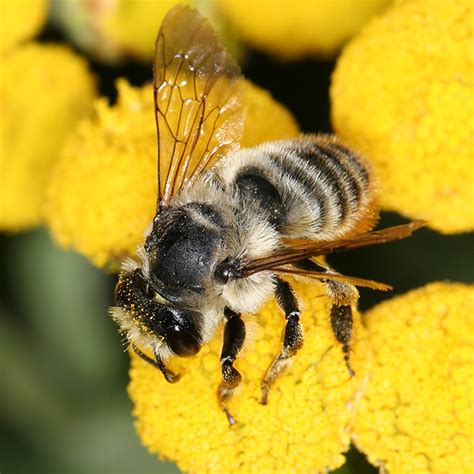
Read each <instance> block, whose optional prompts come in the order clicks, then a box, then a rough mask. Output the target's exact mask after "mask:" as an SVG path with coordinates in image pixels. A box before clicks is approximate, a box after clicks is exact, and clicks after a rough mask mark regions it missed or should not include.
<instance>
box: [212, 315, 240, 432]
mask: <svg viewBox="0 0 474 474" xmlns="http://www.w3.org/2000/svg"><path fill="white" fill-rule="evenodd" d="M224 315H225V317H226V323H225V328H224V344H223V346H222V353H221V370H222V382H221V383H220V385H219V388H218V390H217V398H218V400H219V406H220V407H221V408H222V410H223V411H224V413H225V414H226V416H227V419H228V421H229V424H230V425H231V426H232V425H234V424H235V418H234V417H233V416H232V415H231V414H230V412H229V410H228V408H227V406H226V402H227V400H229V398H230V397H231V396H232V394H233V393H234V390H235V389H236V388H237V387H238V385H239V384H240V382H241V381H242V376H241V375H240V373H239V371H238V370H237V369H236V368H235V367H234V365H233V364H234V362H235V359H236V358H237V356H238V354H239V352H240V350H241V349H242V346H243V345H244V341H245V324H244V322H243V321H242V319H241V318H240V314H239V313H236V312H235V311H232V310H231V309H229V308H226V309H225V311H224Z"/></svg>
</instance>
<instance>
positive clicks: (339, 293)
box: [324, 280, 359, 377]
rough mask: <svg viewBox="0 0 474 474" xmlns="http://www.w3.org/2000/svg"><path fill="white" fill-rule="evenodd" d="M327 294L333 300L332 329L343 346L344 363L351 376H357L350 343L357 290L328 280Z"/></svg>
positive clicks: (345, 284) (326, 282) (342, 283)
mask: <svg viewBox="0 0 474 474" xmlns="http://www.w3.org/2000/svg"><path fill="white" fill-rule="evenodd" d="M324 283H325V284H326V292H327V294H328V296H329V297H330V298H331V299H332V305H331V310H330V317H331V327H332V330H333V333H334V336H335V337H336V339H337V341H338V342H339V343H340V344H341V345H342V352H343V354H344V361H345V362H346V366H347V370H348V371H349V375H350V376H351V377H353V376H354V375H355V372H354V369H353V368H352V367H351V364H350V342H351V339H352V304H353V303H355V302H356V301H357V298H358V296H359V294H358V292H357V289H356V288H355V287H354V286H353V285H350V284H348V283H344V282H340V281H333V280H327V281H325V282H324Z"/></svg>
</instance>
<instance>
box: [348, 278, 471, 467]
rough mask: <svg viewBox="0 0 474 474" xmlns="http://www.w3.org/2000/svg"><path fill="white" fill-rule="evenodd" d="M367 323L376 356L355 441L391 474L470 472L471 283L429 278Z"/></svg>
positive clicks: (384, 305) (358, 411) (375, 310)
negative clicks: (430, 281)
mask: <svg viewBox="0 0 474 474" xmlns="http://www.w3.org/2000/svg"><path fill="white" fill-rule="evenodd" d="M364 322H365V325H366V327H367V331H368V334H369V343H370V347H371V348H372V352H373V358H372V364H371V368H370V375H369V383H368V385H367V388H366V390H365V391H364V392H363V393H362V397H361V399H360V400H359V403H358V406H357V409H356V410H355V417H354V419H353V422H352V430H353V439H354V441H355V443H356V445H357V447H358V448H359V449H361V450H362V451H363V452H364V453H366V454H367V456H368V458H369V460H370V461H371V462H372V463H373V464H375V465H377V466H381V467H384V468H385V470H386V471H387V472H389V473H397V474H403V473H407V474H408V473H415V472H416V473H417V474H422V473H428V472H430V473H446V472H459V473H467V472H470V471H471V469H472V466H473V465H474V409H473V407H474V384H473V380H474V285H463V284H449V283H432V284H430V285H428V286H426V287H424V288H421V289H418V290H415V291H411V292H410V293H407V294H406V295H403V296H399V297H396V298H393V299H391V300H389V301H386V302H384V303H382V304H380V305H378V306H376V307H375V308H373V309H372V310H371V311H368V312H367V314H365V315H364ZM384 472H385V471H384Z"/></svg>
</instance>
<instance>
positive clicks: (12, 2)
mask: <svg viewBox="0 0 474 474" xmlns="http://www.w3.org/2000/svg"><path fill="white" fill-rule="evenodd" d="M47 6H48V1H47V0H28V1H25V0H1V1H0V8H1V14H2V21H1V23H0V28H1V36H0V53H5V52H6V51H8V50H10V49H12V48H13V47H14V46H16V45H17V44H18V43H20V42H21V41H23V40H25V39H28V38H31V37H33V36H34V35H35V34H36V33H37V32H38V31H39V29H40V28H41V27H42V26H43V23H44V21H45V19H46V13H47Z"/></svg>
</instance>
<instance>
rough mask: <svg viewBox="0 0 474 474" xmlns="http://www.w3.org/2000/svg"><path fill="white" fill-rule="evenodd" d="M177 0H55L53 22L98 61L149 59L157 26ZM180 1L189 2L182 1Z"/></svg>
mask: <svg viewBox="0 0 474 474" xmlns="http://www.w3.org/2000/svg"><path fill="white" fill-rule="evenodd" d="M176 3H179V2H176V0H159V1H156V0H153V1H150V0H134V1H133V2H131V1H129V0H113V1H94V2H87V1H77V0H57V1H55V2H54V4H53V17H54V19H55V21H56V22H57V23H58V24H59V25H60V26H61V27H62V28H63V29H64V30H65V31H66V32H67V34H68V35H69V36H70V37H71V39H72V40H73V41H74V42H75V43H77V44H78V45H79V46H80V48H82V49H84V50H85V51H87V52H88V53H90V54H92V55H94V56H96V57H98V58H99V59H101V60H104V61H109V62H114V61H117V60H120V59H123V58H124V57H130V56H131V57H134V58H136V59H141V60H150V59H151V58H152V55H153V49H154V45H155V38H156V34H157V32H158V26H159V24H160V22H161V20H162V19H163V17H164V16H165V14H166V12H167V11H168V10H169V9H170V8H171V7H172V6H173V5H174V4H176ZM180 3H189V2H186V1H182V2H180Z"/></svg>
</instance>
